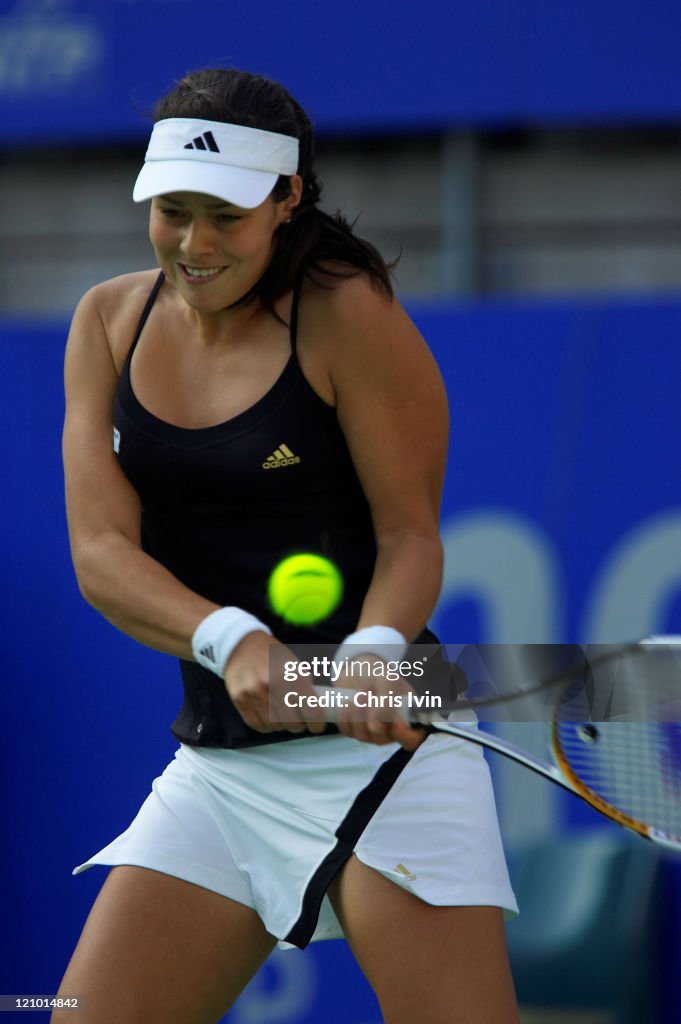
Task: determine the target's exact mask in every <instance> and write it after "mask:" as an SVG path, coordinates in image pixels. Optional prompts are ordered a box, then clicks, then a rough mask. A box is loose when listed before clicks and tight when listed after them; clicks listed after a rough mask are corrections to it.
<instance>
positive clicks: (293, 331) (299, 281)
mask: <svg viewBox="0 0 681 1024" xmlns="http://www.w3.org/2000/svg"><path fill="white" fill-rule="evenodd" d="M304 276H305V275H304V273H303V272H302V271H301V273H300V274H298V277H297V278H296V282H295V284H294V285H293V299H292V301H291V328H290V335H291V352H293V354H294V355H295V353H296V344H297V341H298V302H299V300H300V293H301V291H302V289H303V277H304Z"/></svg>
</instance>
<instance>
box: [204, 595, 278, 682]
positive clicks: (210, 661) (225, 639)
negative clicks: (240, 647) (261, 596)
mask: <svg viewBox="0 0 681 1024" xmlns="http://www.w3.org/2000/svg"><path fill="white" fill-rule="evenodd" d="M257 630H262V631H263V632H264V633H269V635H270V636H271V635H272V630H271V629H269V628H268V627H267V626H266V625H264V623H262V622H261V621H260V620H259V619H256V617H255V615H251V614H250V612H245V611H243V610H242V609H241V608H218V610H217V611H216V612H211V614H210V615H208V616H207V617H206V618H205V619H204V620H203V621H202V622H200V623H199V624H198V626H197V627H196V630H195V632H194V635H193V637H192V651H193V653H194V657H195V658H196V660H197V661H198V663H199V665H203V667H204V668H209V669H210V670H211V672H215V674H216V675H217V676H220V678H222V675H223V673H224V671H225V665H226V664H227V662H228V661H229V657H230V655H231V653H232V651H233V650H234V648H235V647H236V645H237V644H238V643H239V642H240V641H241V640H243V638H244V637H245V636H248V634H249V633H255V632H256V631H257Z"/></svg>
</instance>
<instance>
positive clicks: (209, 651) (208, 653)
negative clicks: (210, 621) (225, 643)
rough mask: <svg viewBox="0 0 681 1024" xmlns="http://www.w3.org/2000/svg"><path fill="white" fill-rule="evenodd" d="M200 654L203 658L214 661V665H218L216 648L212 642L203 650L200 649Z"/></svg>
mask: <svg viewBox="0 0 681 1024" xmlns="http://www.w3.org/2000/svg"><path fill="white" fill-rule="evenodd" d="M199 654H200V655H201V657H202V658H205V659H206V661H212V662H213V664H214V665H217V658H216V657H215V649H214V648H213V645H212V644H207V645H206V646H205V647H202V648H201V650H200V651H199Z"/></svg>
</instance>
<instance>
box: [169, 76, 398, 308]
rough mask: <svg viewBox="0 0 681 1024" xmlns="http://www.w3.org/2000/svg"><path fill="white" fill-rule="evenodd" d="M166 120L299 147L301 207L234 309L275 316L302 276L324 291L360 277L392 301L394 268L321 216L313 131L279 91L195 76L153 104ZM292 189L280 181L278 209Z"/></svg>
mask: <svg viewBox="0 0 681 1024" xmlns="http://www.w3.org/2000/svg"><path fill="white" fill-rule="evenodd" d="M168 117H193V118H200V119H203V120H207V121H225V122H227V123H229V124H239V125H244V126H245V127H247V128H261V129H263V130H265V131H269V132H279V133H280V134H282V135H292V136H294V137H295V138H297V139H298V140H299V161H298V174H299V175H300V176H301V178H302V180H303V191H302V197H301V200H300V203H299V205H298V206H297V207H296V208H295V210H293V213H292V218H291V222H290V223H289V224H282V225H281V226H280V227H279V228H278V229H277V246H276V248H275V251H274V255H273V257H272V260H271V261H270V264H269V266H268V268H267V270H266V271H265V273H264V275H263V276H262V277H261V278H260V280H259V281H257V282H256V284H255V285H254V286H253V288H251V290H250V291H249V292H248V293H247V294H246V295H244V296H243V297H242V298H241V299H240V300H239V301H238V303H235V305H241V304H242V303H244V304H245V303H247V302H250V301H251V300H253V299H254V298H258V299H259V300H260V302H261V303H262V305H263V306H264V308H265V309H268V310H269V311H270V312H271V313H272V314H273V315H275V316H276V315H277V314H276V313H275V310H274V303H275V301H276V300H277V299H278V298H279V297H280V296H281V295H283V294H285V292H287V291H289V289H290V288H292V287H293V285H294V283H295V282H296V280H297V279H298V276H299V275H300V274H302V273H305V274H307V275H308V276H309V277H312V278H313V279H314V280H315V281H316V282H317V283H318V284H320V285H321V286H322V287H332V283H330V282H331V281H332V279H333V278H345V277H353V276H355V275H356V274H358V273H360V272H362V271H364V272H365V273H366V274H368V275H369V278H370V279H371V281H372V283H373V284H374V285H378V286H379V287H380V288H381V289H383V291H384V292H385V293H386V294H387V295H389V296H391V297H392V294H393V290H392V284H391V281H390V270H391V269H392V267H393V266H394V265H395V264H394V263H391V264H386V263H385V261H384V260H383V257H382V256H381V254H380V253H379V252H378V250H377V249H375V248H374V246H373V245H371V243H370V242H367V241H365V240H364V239H362V238H358V237H357V236H356V235H355V234H354V232H353V225H351V224H350V223H349V222H348V221H347V220H346V218H345V217H344V216H343V215H342V214H341V213H335V214H333V216H331V215H330V214H328V213H325V212H324V211H323V210H320V209H319V206H318V203H319V198H320V194H321V185H320V183H319V181H318V179H317V176H316V173H315V142H314V130H313V128H312V124H311V123H310V119H309V117H308V116H307V114H306V113H305V111H304V110H303V108H302V107H301V106H300V104H298V103H297V102H296V101H295V100H294V99H293V97H292V96H291V95H290V94H289V93H288V92H287V91H286V89H284V87H283V86H282V85H280V84H279V83H278V82H275V81H272V80H271V79H268V78H262V77H261V76H260V75H254V74H251V73H250V72H247V71H239V70H236V69H233V68H212V69H209V70H204V71H192V72H190V73H189V74H187V75H185V77H184V78H183V79H182V80H181V81H180V82H178V83H177V85H176V86H175V87H174V88H173V89H172V90H171V91H170V92H169V93H168V94H167V95H166V96H164V97H163V98H162V99H161V100H160V101H159V102H158V104H157V106H156V109H155V111H154V120H155V121H161V120H164V119H165V118H168ZM290 188H291V185H290V181H289V178H288V177H287V176H285V175H281V176H280V177H279V179H278V181H277V183H276V184H275V186H274V189H273V190H272V193H271V195H272V198H273V199H274V200H275V202H280V201H281V200H282V199H285V198H286V197H287V196H288V195H289V194H290ZM395 262H396V261H395ZM329 263H331V264H332V267H330V266H329ZM324 279H326V282H325V281H324ZM277 319H279V317H277Z"/></svg>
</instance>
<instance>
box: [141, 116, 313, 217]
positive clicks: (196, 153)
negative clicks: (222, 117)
mask: <svg viewBox="0 0 681 1024" xmlns="http://www.w3.org/2000/svg"><path fill="white" fill-rule="evenodd" d="M297 170H298V139H294V138H293V137H292V136H290V135H279V134H277V133H276V132H265V131H261V130H260V129H259V128H244V127H243V126H242V125H238V124H225V123H224V122H222V121H203V120H197V119H194V118H189V117H169V118H167V119H166V120H164V121H159V122H158V123H157V124H155V125H154V130H153V131H152V133H151V139H150V140H149V148H148V149H147V153H146V156H145V158H144V166H143V168H142V170H141V171H140V173H139V176H138V178H137V181H136V182H135V187H134V189H133V193H132V198H133V200H134V201H135V202H136V203H141V202H144V200H145V199H151V197H152V196H160V195H165V194H167V193H168V192H203V193H205V194H206V195H209V196H217V198H218V199H224V201H225V202H226V203H233V204H234V205H235V206H243V207H244V208H245V209H252V208H253V207H254V206H259V205H260V203H262V202H264V200H265V199H266V198H267V196H268V195H269V194H270V192H271V191H272V189H273V188H274V185H275V183H276V181H277V178H278V177H279V175H280V174H295V173H296V171H297Z"/></svg>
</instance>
